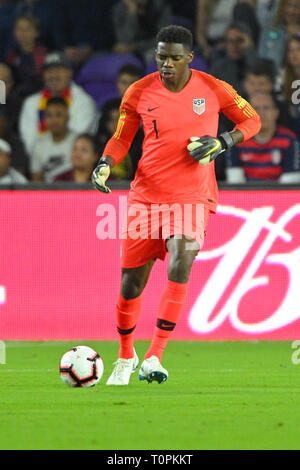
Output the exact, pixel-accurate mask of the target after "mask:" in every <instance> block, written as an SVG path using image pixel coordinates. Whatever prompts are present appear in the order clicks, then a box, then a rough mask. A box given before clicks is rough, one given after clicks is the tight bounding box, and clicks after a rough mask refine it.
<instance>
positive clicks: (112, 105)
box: [98, 64, 144, 176]
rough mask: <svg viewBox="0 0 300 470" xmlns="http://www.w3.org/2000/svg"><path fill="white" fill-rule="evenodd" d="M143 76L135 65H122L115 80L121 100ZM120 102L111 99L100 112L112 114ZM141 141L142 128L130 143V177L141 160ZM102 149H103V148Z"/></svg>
mask: <svg viewBox="0 0 300 470" xmlns="http://www.w3.org/2000/svg"><path fill="white" fill-rule="evenodd" d="M143 75H144V72H143V70H142V69H141V68H140V67H137V66H136V65H133V64H127V65H124V66H123V67H121V68H120V70H119V73H118V80H117V88H118V91H119V94H120V97H121V98H123V95H124V93H125V91H126V90H127V88H128V87H129V86H130V85H132V84H133V83H134V82H136V81H137V80H140V79H141V78H142V77H143ZM120 103H121V101H120V100H119V99H115V98H113V99H111V100H108V101H106V102H105V103H104V105H103V106H102V112H103V113H104V114H107V113H110V112H111V110H113V111H112V112H113V113H114V112H115V111H114V110H115V109H116V107H117V106H120ZM106 121H107V118H106V117H104V122H106ZM101 127H102V124H101V123H99V129H100V130H98V135H99V137H98V138H99V144H100V146H101V148H102V144H103V142H106V139H107V133H106V132H105V131H104V129H103V127H102V130H101ZM104 127H105V126H104ZM143 140H144V132H143V129H142V126H140V128H139V129H138V131H137V133H136V134H135V136H134V139H133V141H132V144H131V147H130V150H129V154H130V159H131V164H132V173H131V176H133V175H134V174H135V172H136V170H137V166H138V162H139V159H140V158H141V155H142V146H143ZM103 148H104V147H103Z"/></svg>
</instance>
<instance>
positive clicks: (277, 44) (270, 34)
mask: <svg viewBox="0 0 300 470" xmlns="http://www.w3.org/2000/svg"><path fill="white" fill-rule="evenodd" d="M297 33H300V2H299V0H281V1H280V3H279V6H278V12H277V14H276V16H275V17H274V20H273V24H272V25H271V26H270V25H268V26H266V27H265V28H263V30H262V32H261V36H260V41H259V48H258V54H259V56H260V57H262V58H264V59H270V60H272V61H273V62H274V64H275V66H276V69H277V71H279V70H280V67H281V66H282V63H283V57H284V51H285V46H286V42H287V40H288V39H289V37H290V36H292V35H294V34H297Z"/></svg>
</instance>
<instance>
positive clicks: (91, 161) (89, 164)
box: [55, 134, 99, 183]
mask: <svg viewBox="0 0 300 470" xmlns="http://www.w3.org/2000/svg"><path fill="white" fill-rule="evenodd" d="M98 159H99V154H98V145H97V142H96V139H95V137H94V136H92V135H90V134H81V135H79V136H78V137H77V138H76V139H75V141H74V145H73V149H72V153H71V164H72V169H71V170H69V171H66V172H64V173H60V174H59V175H57V176H56V178H55V181H70V182H74V183H89V182H90V181H91V177H92V173H93V170H94V168H95V166H96V163H97V161H98Z"/></svg>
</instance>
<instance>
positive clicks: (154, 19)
mask: <svg viewBox="0 0 300 470" xmlns="http://www.w3.org/2000/svg"><path fill="white" fill-rule="evenodd" d="M170 23H172V10H171V7H170V6H169V5H168V3H167V2H165V1H164V0H119V2H118V3H117V4H116V5H115V6H114V8H113V24H114V33H115V37H116V44H115V45H114V47H113V52H115V53H118V54H124V53H133V54H136V55H137V56H138V57H140V58H141V59H142V60H143V61H144V62H145V63H150V62H152V61H153V60H154V52H153V50H154V46H155V36H156V34H157V33H158V31H159V30H160V29H161V28H162V27H163V26H167V25H169V24H170Z"/></svg>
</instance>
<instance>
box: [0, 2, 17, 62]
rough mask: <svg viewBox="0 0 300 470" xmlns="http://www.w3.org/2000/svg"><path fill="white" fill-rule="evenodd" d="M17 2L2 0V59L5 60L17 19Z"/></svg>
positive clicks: (0, 57) (0, 36) (0, 14)
mask: <svg viewBox="0 0 300 470" xmlns="http://www.w3.org/2000/svg"><path fill="white" fill-rule="evenodd" d="M16 6H17V4H16V3H15V2H11V1H10V0H0V61H2V60H4V58H5V55H6V52H7V51H6V47H7V44H8V42H9V38H10V35H11V30H12V28H13V23H14V19H15V11H16Z"/></svg>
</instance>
